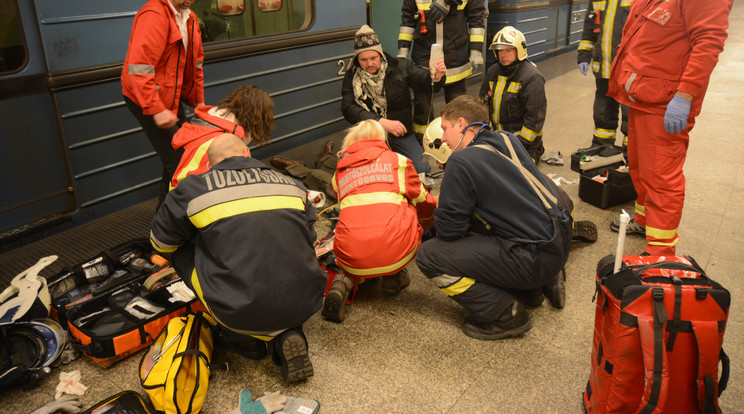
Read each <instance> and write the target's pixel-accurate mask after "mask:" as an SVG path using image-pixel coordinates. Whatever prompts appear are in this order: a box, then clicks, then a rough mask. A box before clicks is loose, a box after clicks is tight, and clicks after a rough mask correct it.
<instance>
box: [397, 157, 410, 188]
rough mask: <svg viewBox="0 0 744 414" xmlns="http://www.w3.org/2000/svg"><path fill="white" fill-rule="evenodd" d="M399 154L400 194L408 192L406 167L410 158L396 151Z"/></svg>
mask: <svg viewBox="0 0 744 414" xmlns="http://www.w3.org/2000/svg"><path fill="white" fill-rule="evenodd" d="M395 155H396V156H398V192H399V193H400V194H405V193H406V167H407V166H408V158H406V156H405V155H401V154H398V153H397V152H396V153H395Z"/></svg>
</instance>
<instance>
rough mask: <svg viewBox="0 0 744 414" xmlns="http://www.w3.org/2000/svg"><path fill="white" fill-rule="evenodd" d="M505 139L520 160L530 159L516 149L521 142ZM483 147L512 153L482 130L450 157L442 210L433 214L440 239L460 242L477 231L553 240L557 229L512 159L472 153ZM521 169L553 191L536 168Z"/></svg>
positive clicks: (443, 182)
mask: <svg viewBox="0 0 744 414" xmlns="http://www.w3.org/2000/svg"><path fill="white" fill-rule="evenodd" d="M506 135H507V136H509V137H510V139H511V140H512V142H513V143H514V144H515V145H514V149H515V150H516V151H517V153H518V154H522V155H523V157H520V158H521V159H522V160H528V159H529V157H528V156H527V155H524V154H523V153H522V151H524V148H522V147H521V145H516V144H518V143H519V142H518V141H517V140H516V138H515V137H514V136H513V135H510V134H506ZM483 143H487V144H489V145H491V146H493V147H494V148H495V149H496V150H498V151H500V152H501V153H503V154H507V155H508V154H509V150H508V149H507V148H506V146H505V145H504V141H503V139H502V138H499V137H498V135H496V133H495V132H492V131H483V132H481V133H480V134H479V135H478V137H477V139H474V140H473V142H471V143H470V145H469V146H468V147H467V148H465V149H463V150H461V151H457V152H455V153H453V154H452V155H451V156H450V157H449V159H448V160H447V173H446V174H445V178H444V180H443V181H442V189H441V195H440V197H439V205H438V206H437V209H436V210H435V211H434V223H435V226H436V234H437V237H438V238H441V239H444V240H456V239H459V238H461V237H465V236H466V235H467V234H468V233H469V232H475V233H479V234H484V235H490V234H493V235H496V236H498V237H501V238H504V239H509V240H522V241H548V240H550V239H551V238H552V237H553V224H552V223H551V218H550V215H549V214H548V212H547V210H546V209H545V207H544V206H543V204H542V202H541V201H540V199H539V198H538V196H537V194H535V192H534V191H533V189H532V187H531V186H530V185H529V183H528V182H527V181H526V180H525V178H524V176H523V175H522V173H521V172H519V170H518V169H516V168H515V167H514V166H513V165H512V163H511V162H510V161H509V160H507V159H506V158H504V157H501V156H497V154H493V153H491V152H489V151H486V150H483V149H480V148H471V147H473V146H474V145H476V144H483ZM522 164H523V165H524V166H525V168H527V169H528V170H529V171H530V172H531V173H532V174H533V175H535V176H536V177H538V178H541V181H542V182H543V184H544V185H545V186H546V187H548V186H549V184H548V183H547V181H546V180H545V177H544V176H543V175H542V174H541V173H540V171H539V170H538V169H537V166H536V165H535V164H534V163H532V162H527V161H524V162H522ZM473 212H477V213H478V214H480V216H481V217H483V219H485V220H486V221H487V222H488V223H489V224H490V225H491V226H492V228H493V230H492V231H488V230H486V229H485V227H484V226H483V225H482V224H481V222H480V221H478V220H477V219H475V218H473ZM559 213H560V211H559ZM559 216H560V217H562V216H561V215H560V214H559Z"/></svg>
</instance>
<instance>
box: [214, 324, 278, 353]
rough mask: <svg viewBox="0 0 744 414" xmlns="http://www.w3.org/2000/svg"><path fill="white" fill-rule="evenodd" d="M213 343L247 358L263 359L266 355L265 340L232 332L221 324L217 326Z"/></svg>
mask: <svg viewBox="0 0 744 414" xmlns="http://www.w3.org/2000/svg"><path fill="white" fill-rule="evenodd" d="M214 342H215V344H216V345H217V346H218V347H220V348H223V349H226V350H228V351H231V352H235V353H236V354H240V355H242V356H244V357H246V358H248V359H255V360H258V359H263V358H264V357H265V356H266V355H267V351H266V342H264V341H262V340H260V339H258V338H254V337H252V336H248V335H243V334H239V333H237V332H232V331H230V330H229V329H227V328H225V327H223V326H217V328H216V329H215V335H214Z"/></svg>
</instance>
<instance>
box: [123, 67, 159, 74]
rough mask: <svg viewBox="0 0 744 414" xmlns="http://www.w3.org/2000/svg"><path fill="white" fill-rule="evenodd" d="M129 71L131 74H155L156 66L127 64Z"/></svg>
mask: <svg viewBox="0 0 744 414" xmlns="http://www.w3.org/2000/svg"><path fill="white" fill-rule="evenodd" d="M127 73H128V74H130V75H155V66H152V65H134V64H130V65H128V66H127Z"/></svg>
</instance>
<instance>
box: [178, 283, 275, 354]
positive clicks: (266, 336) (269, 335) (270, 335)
mask: <svg viewBox="0 0 744 414" xmlns="http://www.w3.org/2000/svg"><path fill="white" fill-rule="evenodd" d="M191 286H192V287H193V288H194V293H196V296H197V297H198V298H199V301H200V302H201V303H202V305H204V307H205V308H207V312H209V316H211V317H212V318H214V320H215V321H217V323H219V324H220V325H222V326H224V327H226V328H228V329H230V330H231V331H233V332H237V333H241V334H243V335H250V336H253V337H255V338H256V339H260V340H262V341H265V342H268V341H270V340H272V339H274V337H276V336H279V334H280V333H282V332H284V331H285V330H286V329H279V330H277V331H271V332H259V331H247V330H243V329H235V328H232V327H230V326H228V325H227V324H225V323H224V322H222V320H220V318H218V317H217V315H215V313H214V312H212V309H210V308H209V304H208V303H207V301H206V300H205V299H204V292H203V291H202V287H201V283H199V276H198V275H197V274H196V269H194V271H193V272H191Z"/></svg>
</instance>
